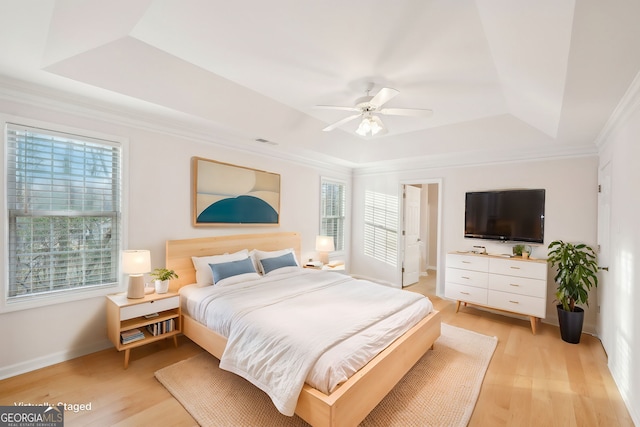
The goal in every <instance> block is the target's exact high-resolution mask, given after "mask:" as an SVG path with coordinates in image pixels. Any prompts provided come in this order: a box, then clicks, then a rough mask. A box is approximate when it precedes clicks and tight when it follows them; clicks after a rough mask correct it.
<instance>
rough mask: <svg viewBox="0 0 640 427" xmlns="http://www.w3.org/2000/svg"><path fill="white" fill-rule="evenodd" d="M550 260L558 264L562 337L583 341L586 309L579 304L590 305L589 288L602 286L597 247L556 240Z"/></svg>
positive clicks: (572, 341) (573, 341)
mask: <svg viewBox="0 0 640 427" xmlns="http://www.w3.org/2000/svg"><path fill="white" fill-rule="evenodd" d="M547 262H548V263H549V264H550V265H551V266H552V267H557V268H558V273H557V274H556V276H555V278H554V280H555V282H556V285H557V287H558V289H557V292H556V298H557V299H558V302H559V303H560V304H558V305H557V309H558V323H559V324H560V335H561V336H562V340H563V341H566V342H568V343H571V344H578V343H579V342H580V335H581V334H582V324H583V322H584V310H583V309H582V308H581V307H577V306H576V304H586V305H587V306H589V290H590V289H591V287H594V288H595V287H597V286H598V276H597V274H598V264H597V262H596V253H595V251H594V250H593V249H592V248H591V247H589V246H587V245H585V244H584V243H579V244H575V245H574V244H572V243H565V242H563V241H562V240H556V241H553V242H551V243H550V244H549V253H548V258H547Z"/></svg>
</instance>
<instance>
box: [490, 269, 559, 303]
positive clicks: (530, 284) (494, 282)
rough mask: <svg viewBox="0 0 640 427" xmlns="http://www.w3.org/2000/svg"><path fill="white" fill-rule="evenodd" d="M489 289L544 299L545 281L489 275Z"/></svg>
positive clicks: (545, 294)
mask: <svg viewBox="0 0 640 427" xmlns="http://www.w3.org/2000/svg"><path fill="white" fill-rule="evenodd" d="M489 289H492V290H496V291H502V292H511V293H514V294H519V295H528V296H532V297H537V298H546V296H547V281H546V280H538V279H529V278H527V277H516V276H504V275H502V274H490V275H489Z"/></svg>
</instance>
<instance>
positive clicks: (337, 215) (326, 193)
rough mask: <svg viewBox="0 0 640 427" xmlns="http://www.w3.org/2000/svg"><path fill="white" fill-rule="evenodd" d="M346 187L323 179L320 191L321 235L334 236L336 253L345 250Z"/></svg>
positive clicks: (340, 183)
mask: <svg viewBox="0 0 640 427" xmlns="http://www.w3.org/2000/svg"><path fill="white" fill-rule="evenodd" d="M346 199H347V196H346V185H345V184H344V183H343V182H338V181H333V180H329V179H325V178H323V179H322V181H321V189H320V235H322V236H332V237H333V243H334V244H335V247H336V251H342V250H344V224H345V216H346V213H345V211H346V204H347V200H346Z"/></svg>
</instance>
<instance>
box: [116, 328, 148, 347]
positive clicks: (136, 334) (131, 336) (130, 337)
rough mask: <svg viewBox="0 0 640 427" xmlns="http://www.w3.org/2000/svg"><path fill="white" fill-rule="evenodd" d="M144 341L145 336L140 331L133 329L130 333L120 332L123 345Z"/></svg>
mask: <svg viewBox="0 0 640 427" xmlns="http://www.w3.org/2000/svg"><path fill="white" fill-rule="evenodd" d="M142 339H144V334H143V333H142V331H141V330H140V329H131V330H129V331H122V332H120V341H121V342H122V344H129V343H132V342H134V341H138V340H142Z"/></svg>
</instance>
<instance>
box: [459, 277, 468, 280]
mask: <svg viewBox="0 0 640 427" xmlns="http://www.w3.org/2000/svg"><path fill="white" fill-rule="evenodd" d="M461 278H462V279H467V280H469V279H470V277H469V276H462V277H461Z"/></svg>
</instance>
